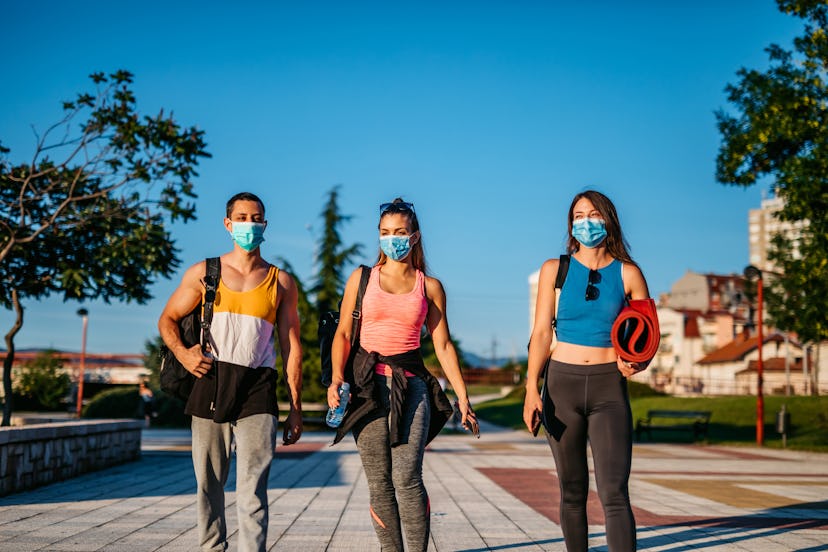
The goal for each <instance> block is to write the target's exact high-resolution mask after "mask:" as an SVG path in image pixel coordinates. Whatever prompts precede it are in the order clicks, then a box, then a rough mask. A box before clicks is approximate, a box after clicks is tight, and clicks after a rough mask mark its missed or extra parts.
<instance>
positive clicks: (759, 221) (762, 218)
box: [748, 196, 807, 272]
mask: <svg viewBox="0 0 828 552" xmlns="http://www.w3.org/2000/svg"><path fill="white" fill-rule="evenodd" d="M760 205H761V206H760V207H759V209H751V210H750V211H749V212H748V252H749V255H750V264H752V265H753V266H755V267H756V268H758V269H759V270H763V271H771V272H778V268H777V267H776V266H775V265H774V263H772V262H771V261H769V260H768V251H769V249H770V245H771V239H772V238H773V236H774V235H776V234H782V235H784V236H785V237H786V238H788V239H789V240H791V243H792V244H793V248H792V250H791V252H790V253H791V255H793V257H794V258H797V257H798V256H799V238H800V236H801V235H802V228H803V227H804V226H806V225H807V222H806V221H796V222H788V221H781V220H779V219H778V218H777V217H776V213H778V212H779V210H780V209H782V207H783V206H784V205H785V201H784V200H783V199H782V198H781V197H777V196H774V197H770V198H764V199H762V203H761V204H760Z"/></svg>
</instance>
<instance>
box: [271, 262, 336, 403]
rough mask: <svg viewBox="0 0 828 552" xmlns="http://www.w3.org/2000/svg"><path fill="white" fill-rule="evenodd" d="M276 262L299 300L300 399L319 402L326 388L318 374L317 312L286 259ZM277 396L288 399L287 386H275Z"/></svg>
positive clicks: (319, 365) (284, 400)
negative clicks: (294, 285)
mask: <svg viewBox="0 0 828 552" xmlns="http://www.w3.org/2000/svg"><path fill="white" fill-rule="evenodd" d="M277 264H278V265H281V267H282V268H283V269H284V270H285V271H287V272H288V273H290V274H291V276H293V280H294V281H295V282H296V289H297V291H298V295H299V300H298V304H297V310H298V311H299V320H301V322H302V324H301V326H300V330H299V340H300V342H301V344H302V400H304V401H307V402H319V401H322V400H324V398H325V394H326V392H327V389H323V388H322V384H321V383H320V381H319V380H320V376H321V374H322V367H321V364H320V360H319V341H318V339H317V336H316V328H317V326H318V325H319V314H318V312H317V310H316V307H315V306H314V305H313V304H312V303H311V301H310V298H309V297H308V292H307V290H306V289H305V285H304V284H303V283H302V281H301V280H300V279H299V277H298V276H296V272H295V271H294V270H293V266H292V265H291V264H290V262H288V260H287V259H284V258H281V257H280V258H279V259H278V260H277ZM281 362H282V360H281V356H280V357H279V370H280V372H281V373H284V371H283V370H282V364H281ZM276 392H277V397H278V398H279V400H280V401H282V402H287V401H288V393H287V387H286V386H284V385H279V386H278V387H277V388H276Z"/></svg>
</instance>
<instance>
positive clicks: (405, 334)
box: [359, 266, 428, 376]
mask: <svg viewBox="0 0 828 552" xmlns="http://www.w3.org/2000/svg"><path fill="white" fill-rule="evenodd" d="M427 313H428V300H427V299H426V298H425V276H424V275H423V273H422V272H420V271H419V270H418V271H417V281H416V283H415V284H414V289H412V290H411V291H409V292H408V293H388V292H387V291H385V290H383V289H382V288H381V287H380V266H375V267H374V268H372V269H371V277H370V279H369V280H368V287H367V288H366V289H365V296H364V297H363V298H362V326H361V327H360V331H359V344H360V346H361V347H362V348H363V349H365V350H366V351H368V352H377V353H379V354H381V355H384V356H391V355H398V354H400V353H404V352H406V351H411V350H412V349H419V348H420V329H421V328H422V327H423V323H424V322H425V319H426V314H427ZM375 370H376V372H377V373H378V374H382V375H386V376H390V375H391V368H390V367H389V366H387V365H386V364H377V365H376V368H375ZM405 375H406V376H413V375H414V374H411V373H409V372H406V374H405Z"/></svg>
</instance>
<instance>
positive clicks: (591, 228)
mask: <svg viewBox="0 0 828 552" xmlns="http://www.w3.org/2000/svg"><path fill="white" fill-rule="evenodd" d="M572 237H573V238H575V239H576V240H578V241H579V242H580V243H581V245H585V246H586V247H595V246H596V245H598V244H599V243H601V242H602V241H604V239H605V238H606V237H607V227H606V224H605V223H604V221H603V220H602V219H598V218H582V219H578V220H576V221H573V222H572Z"/></svg>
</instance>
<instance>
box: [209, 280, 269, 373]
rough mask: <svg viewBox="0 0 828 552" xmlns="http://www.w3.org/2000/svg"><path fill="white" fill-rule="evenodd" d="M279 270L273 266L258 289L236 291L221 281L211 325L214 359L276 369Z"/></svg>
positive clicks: (240, 364) (251, 366)
mask: <svg viewBox="0 0 828 552" xmlns="http://www.w3.org/2000/svg"><path fill="white" fill-rule="evenodd" d="M278 276H279V269H278V268H276V267H275V266H272V265H271V267H270V268H269V269H268V271H267V276H265V279H264V280H262V282H261V283H260V284H259V285H257V286H256V287H255V288H253V289H251V290H248V291H233V290H231V289H229V288H228V287H227V286H225V285H224V282H222V281H219V285H218V289H217V290H216V301H215V303H214V306H213V323H212V325H211V326H210V337H211V339H210V344H211V346H212V353H213V356H214V357H215V358H216V360H218V361H219V362H226V363H229V364H235V365H237V366H246V367H248V368H259V367H261V366H267V367H268V368H275V367H276V331H275V329H276V305H277V302H276V295H277V292H278V289H279V288H278Z"/></svg>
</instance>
